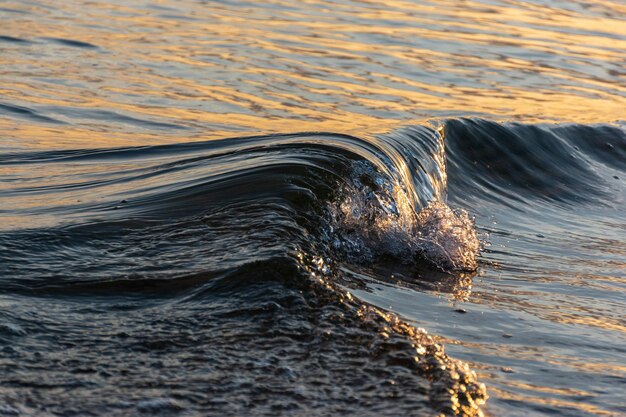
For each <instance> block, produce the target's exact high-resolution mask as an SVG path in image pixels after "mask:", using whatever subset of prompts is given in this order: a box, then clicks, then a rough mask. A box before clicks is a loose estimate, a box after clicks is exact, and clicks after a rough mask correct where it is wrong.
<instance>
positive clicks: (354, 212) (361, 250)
mask: <svg viewBox="0 0 626 417" xmlns="http://www.w3.org/2000/svg"><path fill="white" fill-rule="evenodd" d="M338 196H339V198H338V199H337V200H336V201H335V202H333V203H331V204H330V205H329V207H328V217H329V221H328V224H329V225H328V227H327V229H326V230H325V233H324V235H325V238H326V239H327V241H329V242H330V245H331V247H332V248H333V249H335V250H338V251H340V252H341V253H342V254H343V255H344V256H345V257H347V258H348V259H349V260H350V261H353V262H357V263H367V262H372V261H374V260H375V259H376V258H379V257H384V256H391V257H393V258H397V259H398V260H399V261H401V262H403V263H414V262H415V261H416V260H418V259H419V260H425V261H427V262H428V263H431V264H433V265H434V266H436V267H438V268H440V269H443V270H446V271H473V270H476V268H477V256H478V253H479V249H480V241H479V239H478V235H477V232H476V227H475V222H474V220H473V219H472V218H471V217H470V216H469V214H468V213H467V212H466V211H465V210H462V209H452V208H450V207H449V206H448V205H447V204H446V203H444V202H443V201H440V200H432V201H430V202H429V203H428V204H427V205H426V206H425V207H424V208H423V209H422V210H421V211H419V212H417V210H416V209H415V207H414V205H413V204H412V201H413V200H412V199H411V198H410V196H409V193H408V192H407V188H406V187H405V186H403V183H402V182H401V181H400V180H398V179H397V178H394V177H392V176H389V175H386V174H383V173H381V172H379V171H378V170H376V169H375V168H374V167H373V166H372V165H371V164H368V163H367V162H364V161H359V162H356V163H355V164H354V165H353V171H352V174H351V175H350V177H349V179H348V181H346V183H345V184H344V185H343V186H342V187H341V188H340V191H339V193H338Z"/></svg>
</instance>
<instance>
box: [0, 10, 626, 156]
mask: <svg viewBox="0 0 626 417" xmlns="http://www.w3.org/2000/svg"><path fill="white" fill-rule="evenodd" d="M574 6H576V7H574ZM592 6H593V7H591V6H585V7H587V8H586V9H585V8H583V6H580V5H579V4H578V3H577V2H572V7H571V8H569V9H565V8H556V7H552V6H551V5H550V4H549V3H546V4H545V5H541V4H530V3H520V2H515V1H501V2H489V3H482V2H477V1H467V2H462V3H459V2H456V1H449V0H439V1H431V2H420V3H414V2H409V1H389V2H385V4H384V6H383V5H381V4H378V3H376V2H365V1H362V2H351V3H342V2H328V1H321V0H315V1H309V2H303V3H300V2H299V3H293V2H283V1H271V2H263V3H261V4H254V3H249V4H246V3H243V4H239V3H238V4H230V3H228V2H225V3H219V4H218V3H209V4H197V3H195V2H182V3H181V2H173V1H159V2H153V4H152V5H137V6H128V5H123V4H121V3H120V4H118V3H117V2H108V3H97V2H90V3H88V4H86V3H83V2H81V1H69V0H68V1H62V2H55V3H54V6H50V5H48V4H46V3H37V2H34V3H27V4H25V3H20V2H8V3H5V4H4V5H3V7H4V8H5V9H6V10H12V12H0V21H1V24H2V33H1V35H3V36H10V37H13V38H19V39H22V40H24V41H28V42H30V43H27V42H8V41H0V52H1V56H2V58H1V59H2V61H3V65H2V67H1V68H0V95H1V96H2V103H5V104H10V105H13V106H20V107H22V108H27V109H29V110H32V111H33V112H35V114H36V115H38V116H43V117H47V118H51V119H53V120H55V121H57V122H64V124H60V123H57V124H56V125H51V123H50V121H47V122H46V121H45V120H42V119H41V118H37V117H28V116H25V115H24V114H21V115H20V114H17V113H16V112H15V111H11V110H9V111H2V110H1V109H0V129H1V131H2V133H3V134H2V138H1V139H0V145H2V146H3V147H14V146H18V147H102V146H123V145H139V144H154V143H167V142H175V141H189V140H201V139H207V138H221V137H228V136H233V135H249V134H258V133H273V132H294V131H333V132H345V133H361V134H373V133H377V132H380V131H384V130H388V129H390V128H391V127H393V126H395V125H397V124H401V123H410V122H419V121H423V120H426V119H432V118H439V117H451V116H484V117H488V118H496V119H507V120H510V119H513V120H523V121H528V122H533V121H573V122H582V123H597V122H611V121H615V120H619V119H622V118H623V117H624V110H623V109H624V108H626V79H625V74H624V71H623V65H624V62H625V59H626V57H625V53H624V51H626V25H624V24H623V21H622V20H621V18H620V16H623V12H624V9H625V7H624V6H623V5H622V4H619V3H612V2H608V1H604V2H595V3H594V4H593V5H592ZM58 40H66V41H67V40H69V41H79V42H87V43H88V44H91V45H93V46H95V47H94V48H89V47H84V45H83V47H80V46H76V45H68V44H67V43H63V42H59V41H58ZM85 110H97V111H107V112H113V113H114V114H110V113H107V114H94V113H89V112H88V111H87V112H85ZM120 114H121V115H124V116H128V117H130V118H131V119H130V120H128V119H123V118H119V117H117V116H116V115H120ZM154 123H161V124H163V125H162V126H161V125H158V124H157V125H155V124H154ZM174 127H178V128H184V129H175V128H174Z"/></svg>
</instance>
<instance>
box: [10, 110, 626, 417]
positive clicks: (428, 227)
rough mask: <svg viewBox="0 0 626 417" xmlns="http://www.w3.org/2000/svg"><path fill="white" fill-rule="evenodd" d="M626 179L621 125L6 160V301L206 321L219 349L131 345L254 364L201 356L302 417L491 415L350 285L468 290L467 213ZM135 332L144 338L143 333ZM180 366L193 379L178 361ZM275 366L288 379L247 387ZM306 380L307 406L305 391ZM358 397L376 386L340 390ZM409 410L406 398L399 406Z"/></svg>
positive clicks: (456, 129) (470, 124)
mask: <svg viewBox="0 0 626 417" xmlns="http://www.w3.org/2000/svg"><path fill="white" fill-rule="evenodd" d="M581 137H583V138H584V139H581ZM590 138H591V139H590ZM624 161H626V132H625V131H624V130H623V129H621V128H620V127H616V126H593V127H591V126H579V125H566V126H549V125H545V126H529V125H521V124H497V123H494V122H490V121H485V120H480V119H458V120H449V121H446V122H445V123H443V124H440V125H437V124H434V125H429V126H412V127H406V128H404V129H400V130H397V131H394V132H391V133H389V134H387V135H382V136H379V137H376V138H358V137H353V136H347V135H338V134H332V133H302V134H291V135H271V136H257V137H246V138H231V139H227V140H217V141H208V142H202V143H189V144H178V145H166V146H154V147H140V148H118V149H93V150H80V151H73V150H70V151H54V152H21V153H6V154H3V155H0V170H1V171H0V172H2V173H3V175H4V177H5V178H4V179H6V181H4V184H5V185H4V186H3V188H4V189H3V191H2V194H3V200H4V208H3V209H2V211H1V212H0V216H2V219H3V222H2V225H3V227H2V231H1V232H0V276H2V277H3V278H2V293H3V294H20V295H21V296H26V297H44V298H46V299H48V300H59V299H67V298H68V297H70V298H71V299H73V300H84V299H89V300H92V301H93V300H95V299H99V298H98V297H101V298H102V300H105V301H106V302H112V301H111V300H115V303H116V304H115V305H120V304H123V305H125V306H126V307H124V308H126V309H129V310H134V309H145V308H147V307H146V306H152V305H159V306H163V305H164V303H165V304H167V305H175V306H176V308H177V309H180V311H181V312H187V313H188V314H187V315H184V314H182V313H176V314H174V315H173V316H172V317H168V318H163V321H162V322H156V323H157V324H155V326H157V327H158V328H159V329H160V331H161V333H162V334H163V335H165V334H167V333H168V330H166V329H168V328H180V326H184V323H186V321H188V320H192V318H193V320H196V319H197V320H211V321H212V324H203V325H202V326H204V327H202V326H201V327H202V328H204V330H206V331H207V332H209V333H208V334H211V333H210V332H213V334H214V335H217V336H216V337H213V338H210V337H209V336H208V335H207V334H205V333H204V332H201V334H200V335H197V336H194V337H195V338H194V337H191V338H190V339H189V340H186V339H184V338H183V339H182V340H180V341H179V342H173V341H167V339H166V338H163V337H161V338H160V339H159V340H158V341H154V340H153V341H152V342H150V340H151V337H146V336H145V334H144V335H143V336H142V337H139V336H137V337H134V336H132V337H128V340H127V341H126V342H124V343H126V344H127V345H128V346H129V347H130V348H133V349H135V348H137V349H144V350H146V351H153V350H154V351H160V350H163V349H166V350H167V349H168V347H171V346H174V345H176V343H178V344H179V345H180V346H178V345H176V346H178V347H179V348H181V349H182V348H184V349H182V350H185V349H191V347H192V346H198V345H200V346H205V347H206V348H207V349H209V346H211V344H216V343H217V344H219V345H220V346H222V345H221V344H222V343H232V344H233V346H237V348H236V352H247V353H245V354H239V353H236V352H235V351H231V352H230V353H229V354H226V355H223V354H220V353H216V352H209V351H204V354H205V355H207V357H208V358H209V360H213V361H214V362H215V363H216V364H217V365H216V368H215V369H214V370H213V372H216V373H217V374H219V375H226V373H227V371H228V372H230V370H232V369H241V370H242V372H243V371H245V373H246V375H247V376H246V377H245V378H244V377H242V378H243V379H242V380H241V381H239V382H238V383H234V382H233V384H234V385H232V386H230V388H231V389H234V390H236V391H237V390H239V391H241V392H242V393H244V394H245V395H247V397H246V398H256V399H261V398H262V399H263V401H265V402H269V403H270V404H271V403H272V401H278V400H276V399H275V398H276V397H275V396H272V395H270V393H268V391H264V390H270V391H271V392H274V393H275V392H283V393H284V395H283V397H281V398H282V399H281V400H280V401H279V402H280V404H282V405H285V404H288V405H289V406H290V407H292V406H293V407H296V406H295V405H294V404H295V403H298V402H300V403H302V404H304V405H306V404H308V405H309V406H311V407H312V406H313V405H316V404H317V405H320V403H324V404H325V407H326V408H327V409H328V410H329V411H330V410H334V411H335V412H339V411H341V410H344V409H345V407H349V405H350V403H351V401H352V402H353V401H360V402H362V403H363V404H365V405H364V409H366V410H367V411H368V412H370V413H372V414H373V415H387V414H389V413H390V411H389V410H393V413H392V414H394V415H397V413H398V409H399V407H407V412H408V413H409V414H410V415H413V414H415V413H417V412H418V411H416V410H420V411H419V412H423V411H424V407H426V408H430V409H433V410H437V411H439V412H441V413H444V414H446V415H477V414H480V412H481V411H480V405H481V404H483V403H484V401H485V400H486V398H487V395H486V390H485V387H484V385H482V384H481V383H479V382H478V381H477V379H476V375H475V374H474V372H473V371H472V370H471V369H470V368H469V367H468V365H467V364H464V363H462V362H460V361H457V360H454V359H452V358H450V357H449V356H447V355H446V354H445V352H444V349H443V347H442V345H441V344H440V343H439V342H438V340H437V338H436V337H432V336H429V335H428V334H427V333H426V332H425V331H424V330H422V329H417V328H415V327H414V326H412V325H410V324H409V323H407V322H404V321H403V320H402V319H401V318H399V317H397V316H396V315H394V314H391V313H389V312H385V311H382V310H380V309H378V308H375V307H373V306H370V305H368V304H366V303H364V302H361V301H359V300H358V299H356V298H354V297H353V296H352V295H351V294H350V289H349V288H350V284H349V283H347V282H348V281H346V277H345V274H346V271H347V270H356V271H358V270H359V268H371V267H375V265H377V264H382V263H385V262H393V263H397V264H402V265H406V266H407V268H408V269H409V270H410V269H411V268H424V267H426V268H432V269H434V270H437V271H439V273H441V274H444V275H446V276H447V277H448V278H449V279H451V280H453V281H454V280H457V279H458V280H466V279H467V277H468V275H466V274H465V273H466V272H468V271H469V272H471V271H475V270H476V269H477V268H478V266H479V264H480V256H479V255H480V250H481V246H482V244H483V243H481V241H480V239H479V233H478V230H477V228H476V225H475V222H474V219H473V218H472V217H471V213H470V212H468V211H467V209H468V208H469V209H470V210H471V208H472V207H473V206H472V205H469V204H465V205H464V204H462V202H463V201H467V200H473V201H486V202H489V201H497V202H501V203H504V204H507V205H510V206H514V207H516V208H518V209H523V208H524V207H526V206H528V207H535V208H536V206H537V205H542V206H544V207H550V206H551V205H554V206H558V205H563V204H568V205H573V204H580V205H583V206H584V205H585V204H597V203H599V202H600V203H601V202H603V201H605V200H603V196H605V195H607V193H610V192H611V184H612V181H616V180H615V178H619V175H622V174H623V172H624V171H626V165H625V164H626V162H624ZM600 167H601V168H602V169H600ZM8 168H10V171H9V169H8ZM9 172H10V174H9ZM5 173H6V174H5ZM448 200H449V201H450V202H451V204H452V206H453V207H451V206H450V205H449V204H448ZM461 206H465V207H461ZM433 276H437V275H436V274H435V275H433ZM470 279H471V278H470ZM85 297H88V298H85ZM120 297H121V299H122V300H123V302H122V301H120ZM139 299H140V300H142V301H141V303H138V302H137V300H139ZM207 306H210V307H207ZM94 308H95V307H94ZM109 308H110V306H109ZM168 311H169V310H168ZM111 314H112V313H111ZM155 314H156V313H155ZM131 316H132V317H131ZM129 317H130V318H124V319H123V320H130V321H129V322H128V323H127V325H128V326H129V328H131V329H136V328H137V326H139V325H140V324H139V321H138V320H139V317H140V315H138V314H134V315H133V314H131V315H130V316H129ZM11 320H12V321H13V322H15V323H17V324H15V325H16V326H19V325H20V324H19V322H20V319H18V318H17V317H12V318H11ZM133 320H136V321H133ZM203 323H204V322H203ZM261 324H262V325H261ZM31 325H32V323H31ZM259 326H260V327H259ZM23 327H28V326H27V325H25V324H23ZM205 327H206V328H205ZM243 329H247V330H243ZM69 334H72V333H71V332H70V333H69ZM76 334H77V335H76V336H75V337H76V338H78V337H79V336H78V333H76ZM0 336H1V335H0ZM15 337H18V336H15ZM111 337H112V336H111ZM286 340H288V341H289V342H288V343H287V342H286ZM235 341H236V342H235ZM74 342H76V341H74ZM23 343H27V342H26V341H24V342H23ZM246 347H248V348H246ZM209 350H210V349H209ZM168 352H169V354H170V355H171V358H172V361H173V362H175V363H178V364H179V365H180V366H183V365H182V364H181V363H182V362H177V361H178V360H179V359H180V360H181V361H182V360H183V359H182V357H181V356H180V355H182V353H180V352H178V353H176V352H174V351H168ZM310 352H318V353H316V354H311V353H310ZM177 355H178V356H177ZM259 355H260V356H259ZM263 355H267V356H266V357H267V358H270V359H268V361H269V363H270V365H267V366H265V365H263V363H265V362H263V361H264V359H263V358H262V357H261V356H263ZM303 358H306V359H304V360H303ZM272 361H274V362H275V363H274V362H272ZM138 363H139V362H138ZM284 363H288V364H289V365H284V366H283V365H281V364H284ZM346 363H348V364H350V363H353V365H354V366H349V370H348V372H346V368H345V366H346V365H345V364H346ZM141 366H145V364H144V365H141ZM264 366H265V368H264ZM268 366H269V367H271V368H272V369H274V370H281V369H282V371H281V372H283V371H284V375H282V374H281V376H280V377H277V378H278V379H277V380H276V381H274V382H272V383H270V382H269V381H267V380H263V381H264V382H263V383H261V384H259V385H258V387H257V388H255V385H254V384H253V385H246V384H250V383H251V382H250V381H253V380H256V381H258V380H259V379H262V376H263V375H264V373H266V372H267V369H268V368H267V367H268ZM51 369H52V370H51V371H50V372H62V370H60V369H56V368H54V366H52V367H51ZM276 372H278V371H276ZM295 375H297V376H298V378H296V377H295ZM246 378H248V379H246ZM294 378H295V379H294ZM295 380H298V381H301V384H303V385H304V386H305V387H308V388H306V389H305V391H302V390H300V391H298V389H299V388H297V387H298V385H297V384H295V383H294V381H295ZM357 381H358V383H357ZM389 381H392V382H389ZM425 381H426V382H425ZM338 382H339V383H338ZM313 386H321V387H325V388H323V389H322V390H321V391H320V390H317V391H315V390H313V389H312V388H311V387H313ZM349 386H353V387H360V388H353V389H352V391H351V393H350V394H349V395H347V394H346V393H345V392H343V391H341V387H349ZM294 387H295V388H294ZM303 389H304V388H303ZM324 390H326V391H324ZM231 392H232V391H231ZM246 393H247V394H246ZM244 394H242V395H243V396H244V397H245V395H244ZM80 398H81V397H80V395H77V396H76V398H75V399H74V400H71V399H68V400H67V401H80ZM215 398H216V399H217V400H219V399H221V400H222V401H223V402H222V403H221V406H219V404H220V403H219V401H218V402H217V403H216V404H218V405H215V404H214V405H210V404H204V405H203V408H202V409H203V410H205V411H208V410H214V411H215V410H218V409H220V410H222V411H223V410H224V407H226V405H225V403H224V401H227V400H226V399H227V398H228V397H227V393H226V391H224V392H220V393H215ZM393 398H396V399H397V398H403V400H402V401H397V402H394V403H393V407H392V408H389V401H391V400H392V399H393ZM411 399H412V400H411ZM281 401H282V402H281ZM228 404H230V405H228V406H229V407H230V406H232V403H230V402H229V403H228ZM274 405H275V406H278V405H279V404H278V403H275V404H274ZM211 407H213V408H211ZM231 411H233V410H231ZM233 413H236V411H233ZM226 414H228V413H226Z"/></svg>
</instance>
